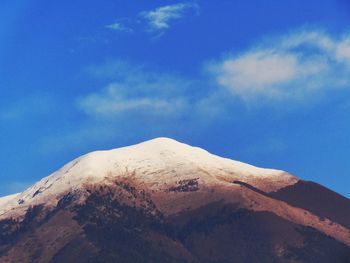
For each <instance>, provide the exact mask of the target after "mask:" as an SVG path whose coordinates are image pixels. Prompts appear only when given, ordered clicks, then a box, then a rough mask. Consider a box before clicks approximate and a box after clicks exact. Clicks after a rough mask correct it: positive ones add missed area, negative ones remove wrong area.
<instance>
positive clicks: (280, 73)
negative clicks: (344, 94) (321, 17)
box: [209, 31, 350, 101]
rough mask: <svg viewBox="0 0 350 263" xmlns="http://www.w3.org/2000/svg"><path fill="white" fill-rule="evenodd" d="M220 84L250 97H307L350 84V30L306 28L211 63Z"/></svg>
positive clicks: (287, 98) (238, 93)
mask: <svg viewBox="0 0 350 263" xmlns="http://www.w3.org/2000/svg"><path fill="white" fill-rule="evenodd" d="M209 68H210V71H211V73H212V74H213V75H214V77H215V79H216V82H217V84H218V85H219V86H221V87H224V88H226V89H227V90H229V91H230V92H232V93H233V94H235V95H236V96H239V97H241V98H243V99H244V100H245V101H251V100H255V99H258V98H265V99H269V100H275V101H276V100H279V101H284V100H289V99H298V100H303V99H306V98H312V97H313V95H314V94H318V95H322V94H324V93H325V92H327V91H330V90H335V89H337V88H345V87H349V88H350V75H349V74H350V35H344V36H341V37H333V36H331V35H330V34H327V33H325V32H322V31H301V32H297V33H293V34H290V35H285V36H282V37H278V38H274V39H272V40H270V41H265V42H264V43H260V44H259V45H257V47H255V48H253V49H250V50H248V51H245V52H242V53H240V54H237V55H228V56H225V57H224V58H223V59H222V60H220V61H217V62H214V63H212V64H211V65H210V67H209Z"/></svg>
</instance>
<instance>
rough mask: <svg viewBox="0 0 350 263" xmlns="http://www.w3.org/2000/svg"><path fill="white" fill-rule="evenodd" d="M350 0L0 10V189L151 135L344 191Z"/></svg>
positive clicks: (9, 5) (349, 144)
mask: <svg viewBox="0 0 350 263" xmlns="http://www.w3.org/2000/svg"><path fill="white" fill-rule="evenodd" d="M349 22H350V4H348V3H347V1H345V0H329V1H328V0H323V1H319V0H318V1H313V0H310V1H295V0H293V1H292V0H286V1H274V0H255V1H247V0H237V1H229V0H222V1H204V0H202V1H200V0H198V1H145V0H143V1H142V0H138V1H136V0H131V1H117V0H105V1H86V0H85V1H82V0H76V1H44V0H35V1H25V0H11V1H10V0H5V1H2V2H1V8H0V38H1V41H0V88H1V96H0V128H1V129H0V132H1V136H0V140H1V144H0V145H1V149H0V158H1V160H2V161H1V162H0V169H1V170H0V171H1V172H0V182H1V185H0V195H5V194H9V193H13V192H16V191H20V190H23V189H24V188H25V187H27V186H28V185H30V184H32V183H33V182H35V181H37V180H38V179H40V178H42V177H43V176H46V175H48V174H49V173H51V172H53V171H54V170H56V169H58V168H59V167H60V166H62V165H63V164H64V163H66V162H68V161H70V160H72V159H73V158H75V157H77V156H79V155H81V154H84V153H86V152H90V151H93V150H97V149H110V148H116V147H120V146H124V145H129V144H134V143H137V142H140V141H143V140H147V139H151V138H154V137H159V136H167V137H172V138H175V139H177V140H180V141H183V142H186V143H189V144H193V145H197V146H200V147H203V148H206V149H207V150H209V151H211V152H213V153H215V154H218V155H221V156H225V157H230V158H233V159H236V160H241V161H244V162H248V163H251V164H254V165H258V166H263V167H273V168H279V169H283V170H287V171H289V172H291V173H293V174H295V175H297V176H299V177H301V178H303V179H305V180H313V181H316V182H319V183H321V184H324V185H325V186H327V187H329V188H331V189H333V190H335V191H337V192H340V193H341V194H343V195H345V196H347V197H350V191H349V189H350V188H349V185H350V162H349V156H350V121H349V116H350V29H349V27H348V25H349Z"/></svg>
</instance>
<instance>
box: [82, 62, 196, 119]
mask: <svg viewBox="0 0 350 263" xmlns="http://www.w3.org/2000/svg"><path fill="white" fill-rule="evenodd" d="M88 73H89V74H91V75H93V76H96V77H102V78H105V79H107V80H109V81H110V83H109V84H108V85H107V86H106V87H105V88H103V89H101V90H99V91H97V92H94V93H90V94H87V95H85V96H82V97H80V98H79V99H78V101H77V103H78V106H79V108H80V109H81V110H83V111H84V112H85V113H87V114H88V115H91V116H100V117H116V116H117V115H121V114H123V115H125V114H136V115H138V116H147V115H148V116H155V115H158V116H174V115H179V114H182V113H183V112H184V109H185V108H186V107H188V98H187V97H186V95H185V92H186V89H187V88H188V86H189V85H190V83H189V82H188V81H186V80H184V79H183V78H181V77H178V76H176V75H171V74H170V75H169V74H164V73H159V72H157V71H151V70H148V69H145V68H144V67H143V66H133V65H131V64H128V63H125V62H121V61H117V62H113V63H107V64H105V65H103V66H99V67H96V68H94V67H90V68H88Z"/></svg>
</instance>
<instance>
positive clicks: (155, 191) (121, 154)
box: [0, 138, 350, 263]
mask: <svg viewBox="0 0 350 263" xmlns="http://www.w3.org/2000/svg"><path fill="white" fill-rule="evenodd" d="M349 207H350V200H348V199H346V198H345V197H342V196H340V195H338V194H336V193H334V192H332V191H330V190H328V189H326V188H324V187H322V186H320V185H318V184H315V183H312V182H305V181H302V180H300V179H298V178H297V177H295V176H292V175H290V174H288V173H286V172H283V171H279V170H272V169H262V168H257V167H254V166H251V165H248V164H244V163H241V162H237V161H233V160H229V159H225V158H221V157H218V156H215V155H212V154H210V153H208V152H206V151H205V150H202V149H200V148H196V147H191V146H189V145H186V144H182V143H179V142H177V141H174V140H172V139H167V138H158V139H154V140H151V141H147V142H144V143H141V144H138V145H134V146H129V147H125V148H120V149H115V150H110V151H99V152H93V153H90V154H87V155H85V156H82V157H80V158H78V159H76V160H74V161H72V162H70V163H68V164H67V165H65V166H64V167H62V168H61V169H60V170H59V171H57V172H55V173H53V174H52V175H50V176H48V177H46V178H44V179H42V180H41V181H40V182H38V183H37V184H35V185H33V186H32V187H30V188H29V189H27V190H26V191H24V192H23V193H19V194H16V195H12V196H9V197H5V198H1V199H0V262H24V263H25V262H43V263H44V262H91V263H92V262H101V263H102V262H123V263H124V262H134V263H136V262H182V263H183V262H203V263H206V262H208V263H209V262H210V263H214V262H215V263H219V262H222V263H223V262H232V263H233V262H235V263H237V262H252V263H253V262H288V263H289V262H290V263H292V262H336V263H346V262H350V230H349V229H350V209H349Z"/></svg>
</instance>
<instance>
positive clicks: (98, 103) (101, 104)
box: [78, 83, 186, 116]
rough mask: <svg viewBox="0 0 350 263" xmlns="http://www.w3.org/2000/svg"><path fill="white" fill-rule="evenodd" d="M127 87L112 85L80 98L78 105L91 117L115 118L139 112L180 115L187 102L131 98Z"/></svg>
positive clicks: (141, 97)
mask: <svg viewBox="0 0 350 263" xmlns="http://www.w3.org/2000/svg"><path fill="white" fill-rule="evenodd" d="M128 88H132V87H126V86H123V85H120V84H118V83H112V84H110V85H109V86H108V87H106V88H105V89H103V90H102V91H100V92H98V93H93V94H89V95H87V96H85V97H83V98H80V100H79V102H78V104H79V106H80V108H81V109H83V110H84V111H85V112H86V113H87V114H89V115H99V116H111V115H112V116H113V115H116V114H121V113H125V112H138V114H140V115H142V114H144V113H147V114H157V115H159V114H161V115H163V114H172V113H176V112H177V113H179V112H180V111H182V108H183V107H184V106H185V104H186V102H185V101H184V100H183V99H182V98H174V99H169V98H162V97H161V98H157V97H156V96H152V95H155V94H152V95H151V94H148V95H143V96H140V97H139V96H136V97H129V96H128V95H127V94H126V93H127V92H126V89H128Z"/></svg>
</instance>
